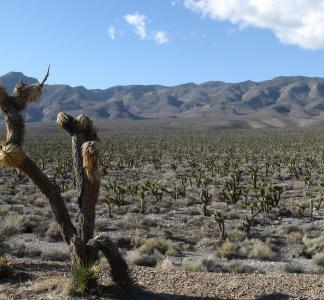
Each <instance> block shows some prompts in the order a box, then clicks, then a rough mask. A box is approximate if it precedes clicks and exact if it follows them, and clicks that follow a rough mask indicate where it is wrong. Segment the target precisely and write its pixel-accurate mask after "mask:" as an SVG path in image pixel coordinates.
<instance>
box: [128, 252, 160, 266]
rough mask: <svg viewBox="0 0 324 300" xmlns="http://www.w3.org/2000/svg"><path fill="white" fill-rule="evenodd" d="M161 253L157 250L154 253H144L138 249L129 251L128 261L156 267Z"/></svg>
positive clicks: (138, 264)
mask: <svg viewBox="0 0 324 300" xmlns="http://www.w3.org/2000/svg"><path fill="white" fill-rule="evenodd" d="M160 258H161V254H160V253H158V252H157V251H156V252H154V253H153V254H151V255H149V254H143V253H141V252H140V251H138V250H132V251H128V252H127V254H126V261H127V262H128V263H129V264H133V265H137V266H146V267H155V266H156V264H157V262H158V259H160Z"/></svg>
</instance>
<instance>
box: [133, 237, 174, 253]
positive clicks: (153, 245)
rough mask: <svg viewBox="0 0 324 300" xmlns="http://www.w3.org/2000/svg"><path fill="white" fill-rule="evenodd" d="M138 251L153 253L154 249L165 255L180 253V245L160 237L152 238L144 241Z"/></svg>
mask: <svg viewBox="0 0 324 300" xmlns="http://www.w3.org/2000/svg"><path fill="white" fill-rule="evenodd" d="M138 251H139V252H141V253H142V254H153V253H154V251H159V252H160V253H161V254H163V255H169V256H178V255H179V250H178V247H177V245H176V244H175V243H174V242H173V241H171V240H167V239H159V238H151V239H148V240H146V241H144V243H143V244H142V245H141V246H140V247H139V248H138Z"/></svg>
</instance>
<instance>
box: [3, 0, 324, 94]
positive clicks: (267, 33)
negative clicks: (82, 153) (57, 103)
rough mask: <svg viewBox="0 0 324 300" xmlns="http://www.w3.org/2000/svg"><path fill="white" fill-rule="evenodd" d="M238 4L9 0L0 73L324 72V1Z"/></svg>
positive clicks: (79, 78) (106, 82) (240, 76)
mask: <svg viewBox="0 0 324 300" xmlns="http://www.w3.org/2000/svg"><path fill="white" fill-rule="evenodd" d="M227 1H228V0H227ZM230 2H231V5H228V3H229V2H226V1H225V0H91V1H90V0H88V1H86V0H78V1H76V0H70V1H67V0H64V1H63V0H55V1H50V0H43V1H41V0H28V1H20V0H6V1H5V0H0V4H1V18H0V25H1V28H2V43H1V47H0V55H1V62H0V74H5V73H7V72H10V71H21V72H23V73H25V74H26V75H29V76H32V77H36V78H41V77H42V76H43V74H44V73H45V71H46V69H47V65H48V64H49V63H50V64H51V75H50V78H49V81H48V83H50V84H54V83H66V84H70V85H73V86H76V85H84V86H86V87H88V88H107V87H110V86H114V85H127V84H163V85H176V84H181V83H186V82H196V83H201V82H205V81H209V80H221V81H229V82H239V81H244V80H256V81H261V80H266V79H271V78H273V77H276V76H281V75H305V76H320V77H324V50H323V49H324V40H323V39H324V29H323V28H324V21H323V20H324V5H323V1H322V0H299V5H295V6H291V7H290V6H289V5H285V6H281V5H282V3H283V2H286V4H287V3H291V4H293V3H294V2H295V1H290V0H281V1H279V0H271V1H269V0H263V2H262V1H261V2H260V1H256V0H254V1H253V0H245V1H243V0H231V1H230ZM256 2H259V3H261V4H255V3H256ZM292 16H293V17H292ZM322 17H323V18H322ZM300 20H303V22H301V21H300ZM322 23H323V24H322Z"/></svg>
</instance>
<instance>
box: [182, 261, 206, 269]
mask: <svg viewBox="0 0 324 300" xmlns="http://www.w3.org/2000/svg"><path fill="white" fill-rule="evenodd" d="M181 269H183V270H185V271H191V272H207V271H208V269H207V266H206V265H205V264H204V262H203V260H201V259H196V260H194V259H190V258H185V259H183V260H182V263H181Z"/></svg>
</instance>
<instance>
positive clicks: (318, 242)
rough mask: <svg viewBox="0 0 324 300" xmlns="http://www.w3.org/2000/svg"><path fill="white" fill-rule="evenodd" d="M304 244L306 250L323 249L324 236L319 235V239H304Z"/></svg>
mask: <svg viewBox="0 0 324 300" xmlns="http://www.w3.org/2000/svg"><path fill="white" fill-rule="evenodd" d="M303 243H304V245H305V247H306V248H308V249H309V248H322V247H324V234H322V235H319V236H318V237H314V238H308V237H306V236H305V237H304V238H303Z"/></svg>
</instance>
